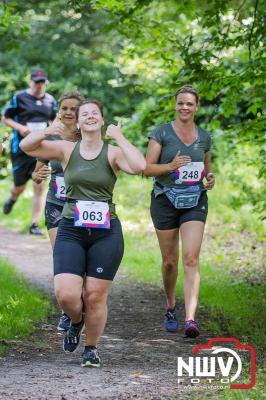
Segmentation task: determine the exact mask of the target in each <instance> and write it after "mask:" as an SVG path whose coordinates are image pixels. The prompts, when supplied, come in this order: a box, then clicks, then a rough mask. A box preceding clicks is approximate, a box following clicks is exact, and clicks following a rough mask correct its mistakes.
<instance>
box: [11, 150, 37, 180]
mask: <svg viewBox="0 0 266 400" xmlns="http://www.w3.org/2000/svg"><path fill="white" fill-rule="evenodd" d="M11 162H12V173H13V180H14V185H15V186H22V185H25V184H26V183H27V182H28V180H29V179H31V174H32V173H33V171H34V170H35V166H36V158H33V157H30V156H27V155H26V154H20V155H14V154H11Z"/></svg>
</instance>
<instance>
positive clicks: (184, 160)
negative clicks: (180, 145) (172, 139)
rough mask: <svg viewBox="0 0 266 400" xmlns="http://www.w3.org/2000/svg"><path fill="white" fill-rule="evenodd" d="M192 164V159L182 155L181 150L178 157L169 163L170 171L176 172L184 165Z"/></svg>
mask: <svg viewBox="0 0 266 400" xmlns="http://www.w3.org/2000/svg"><path fill="white" fill-rule="evenodd" d="M190 162H191V158H190V157H189V156H183V155H180V150H179V151H178V152H177V154H176V156H175V157H174V158H173V160H172V161H171V162H170V163H168V166H169V170H170V171H175V170H176V169H178V168H180V167H182V166H183V165H186V164H189V163H190Z"/></svg>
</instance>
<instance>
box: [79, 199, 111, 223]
mask: <svg viewBox="0 0 266 400" xmlns="http://www.w3.org/2000/svg"><path fill="white" fill-rule="evenodd" d="M74 225H75V226H79V227H81V228H103V229H110V210H109V204H108V203H105V202H103V201H86V200H78V201H77V202H76V205H75V211H74Z"/></svg>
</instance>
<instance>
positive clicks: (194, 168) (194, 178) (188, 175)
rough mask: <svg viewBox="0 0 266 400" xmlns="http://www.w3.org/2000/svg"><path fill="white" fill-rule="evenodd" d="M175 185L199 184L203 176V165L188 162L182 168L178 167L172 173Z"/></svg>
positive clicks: (201, 163)
mask: <svg viewBox="0 0 266 400" xmlns="http://www.w3.org/2000/svg"><path fill="white" fill-rule="evenodd" d="M174 174H175V176H174V181H175V183H177V184H178V183H186V184H188V185H192V184H194V183H195V182H200V181H202V180H203V178H204V176H205V171H204V163H203V162H202V161H200V162H190V163H189V164H187V165H184V166H183V167H180V168H178V169H176V170H175V172H174Z"/></svg>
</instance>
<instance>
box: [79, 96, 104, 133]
mask: <svg viewBox="0 0 266 400" xmlns="http://www.w3.org/2000/svg"><path fill="white" fill-rule="evenodd" d="M78 123H79V127H80V130H81V133H86V132H95V131H99V132H101V128H102V126H103V125H104V119H103V115H102V112H101V110H100V108H99V106H98V105H97V104H95V103H85V104H82V105H81V106H80V108H79V114H78Z"/></svg>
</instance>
